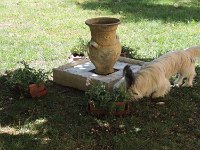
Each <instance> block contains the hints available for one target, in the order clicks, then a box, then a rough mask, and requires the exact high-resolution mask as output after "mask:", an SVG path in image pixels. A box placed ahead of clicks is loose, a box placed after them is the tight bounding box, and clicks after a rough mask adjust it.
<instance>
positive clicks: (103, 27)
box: [85, 17, 121, 75]
mask: <svg viewBox="0 0 200 150" xmlns="http://www.w3.org/2000/svg"><path fill="white" fill-rule="evenodd" d="M85 23H86V25H88V26H89V28H90V31H91V40H90V42H89V43H88V47H89V52H88V56H89V58H90V60H91V62H92V63H93V64H94V66H95V72H96V73H97V74H102V75H107V74H110V73H113V72H114V68H113V66H114V65H115V63H116V61H117V59H118V58H119V56H120V53H121V44H120V42H119V38H118V36H117V35H116V30H117V27H118V25H119V24H120V20H119V19H116V18H109V17H100V18H92V19H88V20H86V21H85Z"/></svg>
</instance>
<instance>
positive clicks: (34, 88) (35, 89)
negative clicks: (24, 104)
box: [29, 84, 47, 98]
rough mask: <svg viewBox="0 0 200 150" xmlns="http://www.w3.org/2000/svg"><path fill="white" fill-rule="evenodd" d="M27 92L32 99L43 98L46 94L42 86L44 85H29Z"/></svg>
mask: <svg viewBox="0 0 200 150" xmlns="http://www.w3.org/2000/svg"><path fill="white" fill-rule="evenodd" d="M29 92H30V94H31V96H32V97H33V98H34V97H40V96H44V95H46V93H47V89H46V87H45V86H44V84H40V85H37V84H30V85H29Z"/></svg>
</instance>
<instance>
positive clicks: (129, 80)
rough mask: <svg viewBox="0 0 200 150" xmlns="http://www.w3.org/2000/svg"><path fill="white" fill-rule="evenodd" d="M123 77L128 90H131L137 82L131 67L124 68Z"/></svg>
mask: <svg viewBox="0 0 200 150" xmlns="http://www.w3.org/2000/svg"><path fill="white" fill-rule="evenodd" d="M123 75H124V77H125V81H126V86H127V88H129V87H130V86H131V85H132V84H134V82H135V77H134V74H133V72H132V70H131V67H130V66H129V65H126V66H125V67H124V69H123Z"/></svg>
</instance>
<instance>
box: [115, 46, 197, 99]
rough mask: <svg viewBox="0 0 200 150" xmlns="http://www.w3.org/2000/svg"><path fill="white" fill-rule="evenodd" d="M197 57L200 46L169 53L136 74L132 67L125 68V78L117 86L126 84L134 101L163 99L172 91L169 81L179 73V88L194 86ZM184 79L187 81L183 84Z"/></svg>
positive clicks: (145, 65)
mask: <svg viewBox="0 0 200 150" xmlns="http://www.w3.org/2000/svg"><path fill="white" fill-rule="evenodd" d="M196 57H200V46H196V47H191V48H188V49H185V50H184V51H173V52H168V53H166V54H165V55H162V56H161V57H159V58H158V59H155V60H153V61H152V62H149V63H147V64H144V65H143V66H142V67H141V69H140V70H139V71H138V72H136V73H134V74H133V73H132V70H131V68H130V66H125V68H124V70H123V74H124V78H123V80H121V81H119V83H117V85H116V86H117V87H118V86H120V85H122V84H125V85H126V88H127V90H128V92H129V93H130V95H131V97H132V99H133V100H138V99H140V98H143V97H150V96H151V97H152V98H157V97H163V96H164V95H165V94H167V93H168V92H169V91H170V88H171V84H170V82H169V79H170V78H171V76H173V75H176V74H177V73H178V79H177V80H176V81H175V84H176V85H177V86H181V85H182V86H192V82H193V79H194V77H195V75H196V73H195V58H196ZM184 78H187V80H186V82H185V83H184V84H182V83H183V79H184ZM123 81H124V82H125V83H124V82H123ZM116 86H115V87H116Z"/></svg>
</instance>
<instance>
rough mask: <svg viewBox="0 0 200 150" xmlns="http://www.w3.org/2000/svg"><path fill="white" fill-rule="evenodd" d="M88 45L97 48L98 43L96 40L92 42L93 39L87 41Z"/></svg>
mask: <svg viewBox="0 0 200 150" xmlns="http://www.w3.org/2000/svg"><path fill="white" fill-rule="evenodd" d="M88 46H92V47H95V48H98V47H99V45H98V44H97V43H96V42H94V41H90V42H89V43H88Z"/></svg>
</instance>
